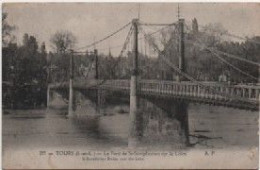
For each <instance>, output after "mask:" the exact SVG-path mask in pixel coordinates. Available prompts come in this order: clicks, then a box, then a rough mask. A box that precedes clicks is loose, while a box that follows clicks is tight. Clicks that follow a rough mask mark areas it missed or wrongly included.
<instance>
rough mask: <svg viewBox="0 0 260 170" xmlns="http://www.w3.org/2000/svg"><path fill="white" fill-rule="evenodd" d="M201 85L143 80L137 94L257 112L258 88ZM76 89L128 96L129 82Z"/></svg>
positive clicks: (61, 85) (54, 86) (77, 86)
mask: <svg viewBox="0 0 260 170" xmlns="http://www.w3.org/2000/svg"><path fill="white" fill-rule="evenodd" d="M201 83H203V85H204V87H201V86H199V85H198V84H195V83H193V82H187V81H186V82H175V81H162V80H141V81H140V82H139V90H138V91H139V95H140V96H142V97H159V98H173V99H180V100H186V101H190V102H198V103H208V104H213V105H220V106H226V107H235V108H240V109H252V110H258V106H259V94H260V86H259V85H227V84H222V83H218V82H201ZM97 84H98V86H97ZM68 86H69V84H68V83H67V82H66V83H56V84H50V85H49V88H50V89H59V88H68ZM205 87H206V88H205ZM73 88H74V89H78V90H84V89H97V88H98V89H101V90H110V91H111V90H112V91H120V92H124V93H127V94H129V92H130V80H105V81H104V80H103V81H102V80H99V81H95V80H91V81H88V83H85V82H78V81H77V82H74V83H73Z"/></svg>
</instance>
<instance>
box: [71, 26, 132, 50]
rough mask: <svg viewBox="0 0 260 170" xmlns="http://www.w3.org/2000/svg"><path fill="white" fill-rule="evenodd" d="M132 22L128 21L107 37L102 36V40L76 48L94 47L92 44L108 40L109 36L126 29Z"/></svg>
mask: <svg viewBox="0 0 260 170" xmlns="http://www.w3.org/2000/svg"><path fill="white" fill-rule="evenodd" d="M131 23H132V22H129V23H127V24H126V25H124V26H123V27H121V28H119V29H118V30H116V31H115V32H113V33H111V34H109V35H107V36H106V37H104V38H102V39H100V40H98V41H94V42H93V43H91V44H89V45H86V46H83V47H80V48H76V50H80V49H84V48H90V47H92V46H94V45H97V44H99V43H101V42H103V41H105V40H107V39H108V38H110V37H112V36H114V35H115V34H117V33H119V32H120V31H122V30H124V29H125V28H126V27H128V26H129V25H130V24H131Z"/></svg>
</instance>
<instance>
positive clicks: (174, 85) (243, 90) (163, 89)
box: [140, 80, 260, 102]
mask: <svg viewBox="0 0 260 170" xmlns="http://www.w3.org/2000/svg"><path fill="white" fill-rule="evenodd" d="M203 84H204V85H205V86H206V87H207V88H203V87H200V86H199V85H197V84H195V83H192V82H173V81H158V80H142V81H141V82H140V88H141V90H142V91H148V92H154V91H156V92H157V93H160V94H172V95H181V96H192V97H202V98H208V99H226V100H228V99H230V98H231V97H233V98H236V97H237V98H242V99H247V100H252V101H256V102H257V101H258V100H259V94H260V86H254V85H225V84H218V83H203Z"/></svg>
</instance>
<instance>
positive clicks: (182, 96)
mask: <svg viewBox="0 0 260 170" xmlns="http://www.w3.org/2000/svg"><path fill="white" fill-rule="evenodd" d="M146 27H162V28H161V29H158V30H156V31H154V32H151V33H147V32H146V30H145V28H146ZM127 28H130V29H129V31H128V34H127V35H126V38H125V42H124V43H123V45H117V46H115V47H109V50H110V49H113V48H119V47H121V48H122V50H121V51H120V53H119V56H118V57H117V58H113V57H111V56H110V60H105V62H103V63H102V61H101V59H102V60H104V57H103V58H102V57H101V54H98V50H97V49H94V51H93V52H90V51H80V50H82V49H85V50H86V49H90V48H92V47H95V46H96V45H98V44H100V43H103V42H104V41H106V40H108V39H110V38H112V37H113V36H116V35H117V34H119V33H120V32H121V31H122V30H125V29H127ZM188 28H189V27H188V26H187V25H186V24H185V20H184V19H179V20H178V21H177V22H175V23H170V24H154V23H145V22H142V21H140V20H139V19H133V20H132V21H131V22H129V23H127V24H126V25H124V26H123V27H121V28H120V29H118V30H116V31H115V32H113V33H111V34H109V35H108V36H106V37H104V38H102V39H100V40H98V41H95V42H93V43H91V44H89V45H86V46H84V47H81V48H77V49H74V50H69V51H67V55H69V58H70V69H69V76H68V79H67V80H64V81H59V82H55V81H52V82H50V83H49V86H48V92H47V93H48V94H47V105H50V101H51V98H52V93H53V92H54V91H55V92H58V93H61V94H62V96H63V97H64V98H68V117H73V116H74V110H75V107H76V104H75V103H76V101H75V100H77V97H75V96H77V95H76V94H77V93H82V94H84V95H85V96H87V97H88V98H90V99H91V100H92V101H93V102H95V103H96V105H97V106H99V105H102V102H104V101H109V100H110V97H113V96H117V97H118V100H119V101H118V102H120V100H121V98H125V99H126V101H127V102H129V105H130V116H129V119H130V129H129V146H135V145H136V143H137V142H138V141H139V139H140V138H141V137H142V136H143V131H142V124H143V122H142V113H141V112H140V111H139V108H140V107H141V106H140V105H142V104H143V102H144V101H149V102H151V103H153V104H154V105H156V106H158V107H160V108H162V109H163V110H165V111H166V112H167V113H169V114H171V115H173V117H174V118H175V119H176V120H178V121H179V122H180V124H181V127H182V132H183V133H184V134H185V135H184V136H185V137H184V138H185V141H186V143H189V137H188V134H189V132H188V131H189V130H188V129H189V128H188V113H187V105H188V104H189V103H190V102H195V103H201V104H212V105H220V106H224V107H233V108H237V109H245V110H257V109H258V106H259V93H260V86H259V85H256V84H255V85H247V84H236V85H232V84H230V83H219V82H206V81H201V80H197V79H195V78H194V77H192V76H191V75H189V74H188V73H187V70H188V69H189V68H188V67H187V66H186V60H185V59H186V57H185V44H186V43H187V42H186V41H189V40H188V39H187V38H186V32H185V29H187V30H189V29H188ZM165 29H171V30H173V31H172V32H171V33H172V34H174V35H175V37H176V39H170V41H169V42H170V43H168V44H166V45H165V46H164V47H162V45H158V43H157V42H158V41H162V40H160V39H163V38H165V37H159V40H158V39H157V40H156V39H155V36H156V34H158V33H161V32H163V31H164V30H165ZM226 35H227V36H234V35H232V34H229V33H226ZM166 37H167V36H166ZM236 37H238V36H236ZM241 38H242V37H240V36H239V39H241ZM244 39H246V38H244ZM246 40H247V39H246ZM171 41H175V42H177V43H175V45H177V47H172V46H171V45H172V44H174V43H172V44H171ZM189 43H192V44H193V45H194V46H196V47H198V48H202V49H204V50H207V52H209V53H211V55H212V56H214V57H216V58H217V59H219V61H220V62H222V63H223V64H227V65H228V66H230V67H231V68H233V69H234V70H236V71H237V72H239V73H240V74H243V75H244V76H246V77H249V78H251V79H252V80H255V81H258V77H254V76H252V75H251V74H249V73H247V72H246V71H243V70H241V69H240V68H237V67H236V66H234V65H232V64H231V63H229V62H228V60H226V59H225V58H230V59H233V60H238V61H239V62H244V63H247V64H250V65H252V66H254V67H257V68H259V66H260V64H259V63H257V62H255V61H251V60H248V59H245V58H242V57H239V56H236V55H234V54H229V53H226V52H223V51H219V50H217V49H215V48H213V47H210V46H206V45H205V44H203V42H201V41H200V40H199V39H195V40H193V41H192V42H189ZM252 43H259V42H252ZM166 46H169V48H176V49H177V52H178V54H175V55H177V56H178V63H177V64H176V63H174V60H173V59H172V56H171V54H169V53H167V52H165V50H164V49H165V48H166ZM129 49H130V50H129ZM140 49H141V50H140ZM147 49H149V50H147ZM140 51H141V52H140ZM151 51H152V52H151ZM109 52H110V51H109ZM79 56H83V57H85V60H88V65H89V67H88V69H85V74H84V76H82V75H81V76H77V75H75V74H76V72H79V71H78V70H80V68H75V62H76V60H77V57H78V58H80V57H79ZM124 56H128V57H124ZM83 60H84V59H83ZM83 60H82V59H80V61H78V62H85V61H83ZM108 61H113V62H112V63H111V64H110V65H109V68H110V72H109V71H108V70H105V71H104V72H103V74H105V73H106V75H102V74H101V73H100V71H101V67H102V64H104V63H107V62H108ZM149 61H153V62H150V65H148V66H146V65H145V63H146V62H147V63H148V62H149ZM123 62H124V63H123ZM125 63H127V64H125ZM162 63H163V66H164V67H167V68H169V69H168V70H170V72H172V75H176V76H175V79H172V80H166V79H163V78H161V77H160V79H158V78H157V77H158V73H156V76H157V77H156V76H154V77H152V76H150V77H149V76H147V75H148V74H150V73H151V72H152V71H153V69H154V68H156V67H159V65H161V64H162ZM123 64H124V65H123ZM56 67H57V68H59V66H56ZM57 68H56V70H57V72H59V69H57ZM67 69H68V68H67ZM116 70H119V71H116ZM90 72H94V76H92V77H91V76H90ZM51 73H52V72H49V74H50V76H51ZM116 73H117V75H116ZM112 74H113V75H112Z"/></svg>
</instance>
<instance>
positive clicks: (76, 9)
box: [3, 3, 260, 54]
mask: <svg viewBox="0 0 260 170" xmlns="http://www.w3.org/2000/svg"><path fill="white" fill-rule="evenodd" d="M179 5H180V13H181V17H182V18H184V19H185V22H187V23H190V22H191V19H193V18H194V17H196V18H197V20H198V23H199V25H206V24H209V23H221V24H222V25H223V26H224V27H225V28H226V29H227V30H228V31H229V32H230V33H232V34H235V35H239V36H242V37H245V36H249V37H250V36H255V35H260V29H259V27H260V22H259V21H260V4H256V3H180V4H179ZM139 6H140V7H139ZM139 8H140V20H141V21H143V22H150V23H172V22H175V21H177V4H176V3H141V4H140V5H139V4H137V3H4V4H3V11H4V12H7V13H8V19H7V21H8V23H9V24H10V25H15V26H16V27H17V29H16V30H15V32H14V34H15V35H16V38H17V42H18V43H19V44H21V42H22V37H23V35H24V33H28V34H29V35H33V36H35V37H36V39H37V40H38V42H39V44H41V43H42V42H45V44H46V47H47V51H49V50H52V48H51V43H50V38H51V36H52V35H53V34H54V33H55V32H57V31H59V30H69V31H71V32H72V33H73V34H74V35H75V36H76V38H77V43H76V48H78V47H82V46H85V45H88V44H90V43H92V42H93V41H94V40H99V39H101V38H103V37H104V36H106V35H108V34H110V33H111V32H113V31H115V30H117V29H118V28H120V27H122V26H124V25H125V24H127V23H128V22H130V21H131V20H132V19H133V18H136V17H137V16H138V9H139ZM128 30H129V28H126V29H125V30H123V31H122V32H120V34H118V35H117V36H115V37H113V38H112V39H109V40H107V41H105V42H104V43H102V44H99V45H97V47H96V48H97V49H100V51H102V50H103V52H104V53H105V52H106V51H107V52H108V47H113V46H118V45H120V44H122V43H123V42H124V40H125V37H126V35H127V32H128ZM83 50H85V49H83ZM119 50H120V49H111V52H112V53H114V54H117V53H119Z"/></svg>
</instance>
